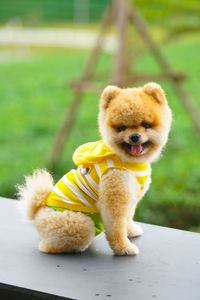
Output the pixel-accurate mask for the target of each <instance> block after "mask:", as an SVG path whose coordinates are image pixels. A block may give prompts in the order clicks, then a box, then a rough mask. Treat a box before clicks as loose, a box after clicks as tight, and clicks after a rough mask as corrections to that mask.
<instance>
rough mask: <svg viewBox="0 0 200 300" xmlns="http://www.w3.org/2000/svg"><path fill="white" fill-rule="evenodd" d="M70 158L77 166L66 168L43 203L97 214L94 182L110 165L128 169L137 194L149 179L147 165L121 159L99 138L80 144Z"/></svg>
mask: <svg viewBox="0 0 200 300" xmlns="http://www.w3.org/2000/svg"><path fill="white" fill-rule="evenodd" d="M73 161H74V163H75V164H76V165H77V166H78V168H77V169H76V170H71V171H69V172H68V173H67V174H65V175H64V176H63V177H62V178H61V179H60V180H59V181H58V182H57V184H56V185H55V187H54V188H53V190H52V192H50V194H49V195H48V197H47V199H46V201H45V203H46V205H48V206H52V207H57V208H58V207H59V208H64V209H69V210H74V211H81V212H85V213H98V209H97V207H96V201H97V199H98V184H99V181H100V178H101V176H102V175H103V174H105V173H106V172H107V171H108V169H110V168H120V169H127V170H129V171H130V172H131V174H132V175H133V180H134V178H135V179H136V181H137V183H138V186H139V190H140V195H141V193H142V191H143V190H145V187H146V186H147V184H148V182H149V180H150V175H151V168H150V165H149V164H138V163H137V164H136V163H133V164H132V163H125V162H122V161H121V160H120V159H119V157H117V156H116V155H115V154H114V153H113V152H112V151H111V150H110V149H109V148H108V147H107V146H106V145H105V144H104V142H103V141H97V142H93V143H87V144H84V145H82V146H80V147H79V148H77V150H76V151H75V152H74V155H73ZM140 195H138V197H139V196H140Z"/></svg>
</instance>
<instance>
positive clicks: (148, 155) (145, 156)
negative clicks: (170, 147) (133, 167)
mask: <svg viewBox="0 0 200 300" xmlns="http://www.w3.org/2000/svg"><path fill="white" fill-rule="evenodd" d="M171 120H172V114H171V110H170V108H169V106H168V104H167V100H166V97H165V94H164V91H163V90H162V88H161V87H160V86H159V85H158V84H156V83H148V84H146V85H145V86H144V87H142V88H129V89H120V88H118V87H115V86H108V87H107V88H105V90H104V91H103V93H102V95H101V100H100V113H99V129H100V133H101V135H102V138H103V140H104V141H105V143H106V144H107V146H108V147H110V149H111V150H113V151H114V152H115V153H116V154H117V155H118V156H119V157H120V158H121V159H122V160H123V161H127V162H138V163H143V162H152V161H154V160H156V159H158V157H159V155H160V153H161V151H162V148H163V147H164V145H165V144H166V142H167V139H168V134H169V130H170V126H171Z"/></svg>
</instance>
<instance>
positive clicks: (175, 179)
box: [0, 0, 200, 232]
mask: <svg viewBox="0 0 200 300" xmlns="http://www.w3.org/2000/svg"><path fill="white" fill-rule="evenodd" d="M108 3H109V1H108V0H57V1H53V0H18V1H14V0H0V195H1V196H4V197H8V198H15V192H16V189H15V185H16V184H20V183H22V181H23V178H24V175H26V174H29V173H30V172H32V170H33V169H35V168H44V167H47V161H48V157H49V155H50V152H51V149H52V146H53V141H54V138H55V134H56V132H57V130H58V129H59V128H60V126H61V124H62V121H63V118H64V115H65V114H66V110H67V108H68V107H69V104H70V102H71V100H72V97H73V93H74V91H73V90H72V89H71V88H70V87H69V83H70V82H71V81H72V80H74V79H76V78H80V77H81V74H82V71H83V69H84V66H85V64H86V61H87V59H88V57H89V54H90V51H91V49H92V47H93V46H94V43H95V40H96V36H97V33H98V30H99V26H100V22H101V19H102V15H103V12H104V11H105V8H106V6H107V5H108ZM134 3H135V5H136V6H137V8H138V10H139V11H140V13H141V14H142V16H143V17H144V18H145V20H146V22H147V23H148V26H149V31H150V33H151V35H152V37H153V39H154V40H155V41H156V42H157V43H158V45H159V46H160V48H161V51H162V53H163V54H164V55H165V57H166V59H167V61H168V62H169V63H170V64H171V66H172V68H173V69H174V70H177V71H180V72H183V73H185V74H186V75H187V76H186V79H185V82H184V85H185V87H186V89H187V91H188V92H189V94H190V95H191V96H192V97H193V100H194V103H195V105H196V107H197V108H198V109H199V110H200V84H199V76H200V2H199V0H191V1H188V0H153V1H151V4H149V1H148V0H140V1H139V0H135V1H134ZM128 42H129V59H130V65H131V66H133V69H134V71H137V72H143V73H147V72H149V71H150V72H154V71H155V72H156V71H158V70H159V66H158V65H157V63H156V61H155V59H154V58H153V57H152V55H151V53H150V52H149V51H148V49H147V47H146V45H145V44H144V43H143V42H142V39H141V37H140V36H139V35H138V34H137V32H136V30H135V28H134V27H133V26H132V25H129V27H128ZM115 52H116V39H115V26H113V25H112V26H111V27H110V28H109V30H108V31H107V36H106V41H105V44H104V46H103V52H102V54H101V56H100V58H99V60H98V64H97V66H96V73H97V74H98V72H99V74H100V73H102V74H103V76H102V77H101V78H100V79H99V80H100V81H101V83H103V84H104V85H105V86H106V85H108V84H110V83H111V74H112V72H111V70H112V63H113V58H114V55H115ZM97 77H98V76H97ZM97 80H98V78H97ZM143 83H144V82H143ZM159 83H160V84H161V85H162V86H163V88H164V89H165V90H166V93H167V97H168V100H169V103H170V105H171V107H172V109H173V114H174V122H173V127H172V131H171V134H170V139H169V143H168V145H167V147H166V149H165V151H164V154H163V157H162V159H161V160H160V161H159V162H158V163H155V164H154V165H153V184H152V186H151V189H150V191H149V192H148V193H147V195H146V196H145V199H143V201H142V202H141V203H140V205H139V207H138V210H137V215H136V219H137V220H139V221H143V222H147V223H152V224H159V225H164V226H169V227H175V228H180V229H186V230H191V231H199V232H200V133H198V132H197V131H196V130H195V127H194V124H193V122H192V119H191V117H190V115H189V114H188V112H187V110H186V109H185V108H184V106H183V104H182V102H181V100H180V99H179V98H178V97H177V95H176V94H175V92H174V89H173V87H172V85H171V83H170V82H169V81H168V80H166V79H165V80H159ZM141 84H142V83H141ZM132 85H133V86H134V85H135V83H134V82H133V83H132ZM136 85H138V83H137V84H136ZM98 100H99V91H98V92H95V91H86V92H85V93H84V98H83V101H82V103H81V106H80V109H79V111H78V116H77V118H76V122H75V124H74V126H73V129H72V131H71V134H70V137H69V138H68V140H67V141H66V142H67V146H66V147H65V149H64V153H63V155H62V157H61V159H60V160H59V162H58V164H57V165H56V168H55V169H54V176H55V178H56V179H58V178H59V177H60V176H62V175H63V174H64V173H66V171H67V170H68V169H70V168H71V167H73V162H72V160H71V157H72V154H73V151H74V150H75V149H76V147H77V146H79V145H80V144H83V143H85V142H88V141H95V140H97V139H99V133H98V128H97V121H96V119H97V113H98Z"/></svg>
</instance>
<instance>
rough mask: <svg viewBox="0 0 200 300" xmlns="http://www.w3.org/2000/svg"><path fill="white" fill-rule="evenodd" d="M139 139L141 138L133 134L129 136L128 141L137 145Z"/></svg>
mask: <svg viewBox="0 0 200 300" xmlns="http://www.w3.org/2000/svg"><path fill="white" fill-rule="evenodd" d="M140 138H141V136H140V134H138V133H134V134H132V135H131V136H130V140H131V142H132V143H138V142H139V141H140Z"/></svg>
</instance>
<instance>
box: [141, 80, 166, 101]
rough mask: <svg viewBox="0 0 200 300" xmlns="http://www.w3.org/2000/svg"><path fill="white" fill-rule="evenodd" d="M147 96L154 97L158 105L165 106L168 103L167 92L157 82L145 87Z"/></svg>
mask: <svg viewBox="0 0 200 300" xmlns="http://www.w3.org/2000/svg"><path fill="white" fill-rule="evenodd" d="M143 91H144V92H145V94H147V95H149V96H151V97H153V98H154V99H155V100H156V101H157V102H158V103H160V104H163V103H165V102H166V97H165V92H164V91H163V89H162V88H161V86H160V85H159V84H157V83H155V82H149V83H147V84H145V85H144V86H143Z"/></svg>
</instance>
